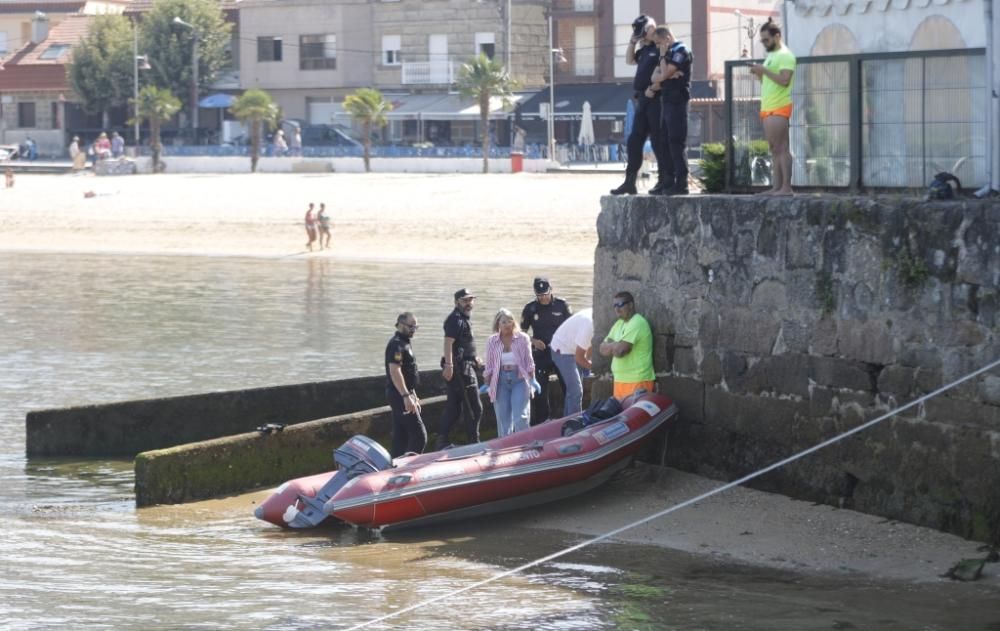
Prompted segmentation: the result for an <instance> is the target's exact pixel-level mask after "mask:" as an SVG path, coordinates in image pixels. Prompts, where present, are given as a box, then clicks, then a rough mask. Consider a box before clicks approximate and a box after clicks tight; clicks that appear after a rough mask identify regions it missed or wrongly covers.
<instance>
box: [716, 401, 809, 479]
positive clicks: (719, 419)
mask: <svg viewBox="0 0 1000 631" xmlns="http://www.w3.org/2000/svg"><path fill="white" fill-rule="evenodd" d="M808 415H809V404H808V402H806V401H793V400H791V399H779V398H776V397H759V396H746V395H739V394H732V393H729V392H723V391H721V390H719V389H718V388H712V389H708V390H706V391H705V423H706V424H710V425H714V426H716V427H718V428H720V429H725V430H728V431H730V432H733V433H736V434H741V435H756V436H760V437H762V438H764V439H765V440H767V441H770V442H772V443H774V444H781V443H783V442H787V439H788V436H789V433H790V429H791V428H792V427H794V426H795V424H796V423H797V422H799V421H800V420H801V419H805V418H808ZM764 464H769V463H764Z"/></svg>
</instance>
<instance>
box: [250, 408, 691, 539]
mask: <svg viewBox="0 0 1000 631" xmlns="http://www.w3.org/2000/svg"><path fill="white" fill-rule="evenodd" d="M626 405H627V407H626V408H625V409H624V410H623V411H621V412H620V413H618V414H616V415H614V416H612V417H611V418H608V419H605V420H599V421H592V422H590V424H587V425H584V423H581V420H580V418H579V417H571V418H568V419H556V420H552V421H548V422H546V423H542V424H541V425H538V426H535V427H532V428H530V429H528V430H524V431H521V432H516V433H514V434H511V435H509V436H505V437H503V438H497V439H494V440H491V441H488V442H485V443H477V444H474V445H466V446H464V447H457V448H453V449H447V450H444V451H436V452H433V453H427V454H423V455H416V456H408V457H403V458H397V459H396V460H395V461H394V462H388V454H386V453H385V450H384V449H382V447H381V446H379V445H378V443H375V442H374V441H371V440H370V439H367V438H365V437H363V436H355V437H354V438H352V439H351V440H350V441H348V443H346V444H345V445H344V446H343V447H341V448H340V449H338V450H337V451H336V453H335V458H336V459H337V461H338V463H340V465H341V468H340V469H338V471H337V472H331V473H325V474H320V475H317V476H310V477H306V478H299V479H298V480H293V481H291V482H288V483H286V484H285V485H283V486H282V487H281V488H279V489H278V491H277V492H276V493H275V495H273V496H271V497H270V498H269V499H268V500H267V501H266V502H264V503H263V504H262V505H261V506H260V507H259V508H258V509H257V512H256V514H257V517H259V518H261V519H264V520H266V521H269V522H271V523H274V524H277V525H279V526H284V527H308V525H315V523H319V521H321V520H322V519H323V518H324V517H326V515H333V516H334V517H336V518H337V519H340V520H343V521H345V522H348V523H350V524H353V525H355V526H359V527H363V528H383V529H389V528H401V527H408V526H418V525H424V524H429V523H433V522H437V521H445V520H454V519H460V518H465V517H470V516H475V515H483V514H488V513H494V512H499V511H504V510H510V509H513V508H520V507H523V506H530V505H534V504H540V503H544V502H549V501H552V500H555V499H560V498H563V497H567V496H570V495H574V494H576V493H580V492H583V491H586V490H588V489H591V488H593V487H595V486H597V485H598V484H600V483H602V482H604V481H605V480H607V479H608V478H609V477H610V476H611V475H612V474H613V473H615V472H616V471H618V470H619V469H621V468H623V467H625V466H626V465H627V464H628V463H629V460H630V457H631V456H632V455H634V454H635V453H636V452H637V451H638V450H639V449H640V448H641V447H642V446H643V445H644V444H645V443H647V442H648V440H649V439H650V438H651V437H652V436H653V433H654V432H655V431H656V430H657V429H659V428H660V427H662V426H663V425H664V424H666V423H667V422H668V421H669V420H671V419H672V418H673V417H674V416H675V415H676V413H677V408H676V407H675V406H674V404H673V402H672V401H671V400H670V399H668V398H667V397H664V396H661V395H657V394H642V395H640V396H638V397H636V398H635V400H626ZM584 422H586V421H584ZM359 439H361V440H359ZM321 506H322V511H320V510H319V509H320V507H321ZM313 522H315V523H313Z"/></svg>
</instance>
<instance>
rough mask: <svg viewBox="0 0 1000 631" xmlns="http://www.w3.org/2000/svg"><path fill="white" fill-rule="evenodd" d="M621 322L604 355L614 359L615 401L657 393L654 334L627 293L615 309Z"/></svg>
mask: <svg viewBox="0 0 1000 631" xmlns="http://www.w3.org/2000/svg"><path fill="white" fill-rule="evenodd" d="M612 306H614V309H615V314H616V315H617V316H618V320H617V321H615V323H614V324H613V325H612V326H611V330H610V331H608V334H607V336H606V337H605V338H604V341H603V342H601V347H600V349H599V350H600V353H601V355H603V356H604V357H611V358H612V359H611V376H612V377H613V379H614V397H615V398H616V399H618V400H619V401H624V400H625V397H627V396H629V395H630V394H632V393H633V392H635V391H636V390H639V389H640V388H641V389H644V390H646V391H648V392H652V391H653V386H654V379H655V378H656V374H655V373H654V372H653V330H652V329H651V328H650V327H649V322H647V321H646V318H644V317H642V316H641V315H639V314H638V313H636V311H635V298H633V297H632V294H631V293H629V292H627V291H620V292H618V293H617V294H615V300H614V303H613V305H612Z"/></svg>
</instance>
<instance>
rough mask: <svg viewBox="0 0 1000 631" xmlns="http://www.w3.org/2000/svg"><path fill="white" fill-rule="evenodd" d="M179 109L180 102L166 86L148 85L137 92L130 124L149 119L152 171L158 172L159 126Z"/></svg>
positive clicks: (160, 147) (160, 146)
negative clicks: (137, 96)
mask: <svg viewBox="0 0 1000 631" xmlns="http://www.w3.org/2000/svg"><path fill="white" fill-rule="evenodd" d="M180 109H181V102H180V101H179V100H178V99H177V97H176V96H174V95H173V94H172V93H171V92H170V90H167V89H166V88H158V87H156V86H155V85H148V86H146V87H144V88H143V89H142V91H141V92H139V99H138V100H137V101H136V102H135V120H132V121H129V122H130V123H132V124H135V123H137V122H138V123H140V124H141V123H142V122H143V121H149V131H150V135H149V146H150V149H152V150H153V173H159V172H160V150H161V149H162V145H161V144H160V126H161V125H162V124H163V123H165V122H167V121H168V120H170V119H171V118H173V117H174V114H176V113H177V112H179V111H180Z"/></svg>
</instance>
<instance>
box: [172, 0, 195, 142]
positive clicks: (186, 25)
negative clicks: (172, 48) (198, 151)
mask: <svg viewBox="0 0 1000 631" xmlns="http://www.w3.org/2000/svg"><path fill="white" fill-rule="evenodd" d="M174 24H177V25H178V26H183V27H184V28H189V29H191V140H192V142H194V143H196V144H197V142H198V29H196V28H195V27H194V25H193V24H188V23H187V22H185V21H184V20H182V19H180V18H179V17H176V16H175V17H174Z"/></svg>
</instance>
